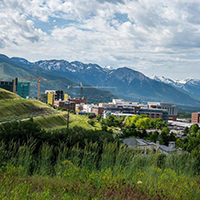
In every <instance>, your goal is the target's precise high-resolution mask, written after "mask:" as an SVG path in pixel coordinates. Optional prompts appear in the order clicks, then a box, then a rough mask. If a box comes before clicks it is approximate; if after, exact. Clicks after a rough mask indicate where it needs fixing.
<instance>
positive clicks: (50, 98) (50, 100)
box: [47, 93, 55, 106]
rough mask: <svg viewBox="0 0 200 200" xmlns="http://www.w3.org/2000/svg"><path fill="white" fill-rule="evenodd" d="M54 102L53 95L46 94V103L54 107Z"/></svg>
mask: <svg viewBox="0 0 200 200" xmlns="http://www.w3.org/2000/svg"><path fill="white" fill-rule="evenodd" d="M54 101H55V94H53V93H48V94H47V103H48V104H50V105H52V106H53V105H54Z"/></svg>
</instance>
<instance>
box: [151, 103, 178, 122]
mask: <svg viewBox="0 0 200 200" xmlns="http://www.w3.org/2000/svg"><path fill="white" fill-rule="evenodd" d="M148 107H149V108H158V109H164V110H167V111H168V119H169V120H173V121H176V120H177V106H176V105H175V104H173V103H162V102H148Z"/></svg>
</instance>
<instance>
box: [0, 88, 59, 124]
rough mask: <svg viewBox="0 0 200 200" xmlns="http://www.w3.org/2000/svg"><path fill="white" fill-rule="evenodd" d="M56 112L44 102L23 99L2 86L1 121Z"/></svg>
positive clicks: (0, 94) (0, 100)
mask: <svg viewBox="0 0 200 200" xmlns="http://www.w3.org/2000/svg"><path fill="white" fill-rule="evenodd" d="M54 112H55V111H54V109H53V108H51V107H50V106H48V105H46V104H44V103H41V102H39V101H36V100H29V99H23V98H21V97H19V96H18V95H16V94H14V93H12V92H9V91H7V90H4V89H1V88H0V121H9V120H17V119H23V118H28V117H34V116H37V115H42V114H50V113H54Z"/></svg>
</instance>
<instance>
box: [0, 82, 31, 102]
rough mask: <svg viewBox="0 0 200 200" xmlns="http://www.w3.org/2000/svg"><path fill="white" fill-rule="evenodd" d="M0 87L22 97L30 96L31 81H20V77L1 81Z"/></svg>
mask: <svg viewBox="0 0 200 200" xmlns="http://www.w3.org/2000/svg"><path fill="white" fill-rule="evenodd" d="M0 88H3V89H5V90H8V91H10V92H14V93H16V94H18V95H19V96H20V97H22V98H25V99H26V98H29V92H30V83H29V82H18V78H15V79H13V80H12V81H0Z"/></svg>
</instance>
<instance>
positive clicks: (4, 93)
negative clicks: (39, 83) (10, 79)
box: [0, 88, 22, 100]
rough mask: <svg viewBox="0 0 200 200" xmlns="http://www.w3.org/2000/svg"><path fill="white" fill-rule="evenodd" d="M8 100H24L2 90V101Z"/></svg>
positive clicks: (0, 89) (0, 91) (0, 96)
mask: <svg viewBox="0 0 200 200" xmlns="http://www.w3.org/2000/svg"><path fill="white" fill-rule="evenodd" d="M6 99H10V100H11V99H22V98H21V97H20V96H18V95H17V94H15V93H13V92H9V91H7V90H4V89H2V88H0V100H6Z"/></svg>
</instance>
